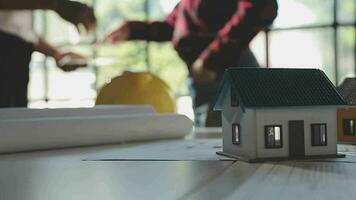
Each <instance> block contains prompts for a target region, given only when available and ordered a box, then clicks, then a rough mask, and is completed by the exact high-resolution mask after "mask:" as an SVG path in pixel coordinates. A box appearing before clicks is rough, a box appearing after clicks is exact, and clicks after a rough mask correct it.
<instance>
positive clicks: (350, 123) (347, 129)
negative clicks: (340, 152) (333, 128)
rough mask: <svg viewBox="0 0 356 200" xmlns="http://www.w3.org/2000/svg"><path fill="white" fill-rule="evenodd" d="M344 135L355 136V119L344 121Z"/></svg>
mask: <svg viewBox="0 0 356 200" xmlns="http://www.w3.org/2000/svg"><path fill="white" fill-rule="evenodd" d="M343 128H344V135H347V136H355V135H356V131H355V120H354V119H344V120H343Z"/></svg>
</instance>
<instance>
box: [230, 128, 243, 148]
mask: <svg viewBox="0 0 356 200" xmlns="http://www.w3.org/2000/svg"><path fill="white" fill-rule="evenodd" d="M235 127H237V130H238V132H237V133H238V135H237V139H238V141H236V131H235V130H236V128H235ZM231 136H232V144H234V145H240V144H241V126H240V124H239V123H233V124H232V125H231Z"/></svg>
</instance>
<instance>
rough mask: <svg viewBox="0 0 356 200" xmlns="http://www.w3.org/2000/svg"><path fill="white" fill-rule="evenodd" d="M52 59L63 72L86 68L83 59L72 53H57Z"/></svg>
mask: <svg viewBox="0 0 356 200" xmlns="http://www.w3.org/2000/svg"><path fill="white" fill-rule="evenodd" d="M54 59H55V60H56V63H57V66H58V67H59V68H60V69H62V70H63V71H65V72H70V71H74V70H76V69H78V68H81V67H86V66H87V62H86V59H85V57H83V56H81V55H79V54H76V53H73V52H66V53H58V54H57V55H55V56H54Z"/></svg>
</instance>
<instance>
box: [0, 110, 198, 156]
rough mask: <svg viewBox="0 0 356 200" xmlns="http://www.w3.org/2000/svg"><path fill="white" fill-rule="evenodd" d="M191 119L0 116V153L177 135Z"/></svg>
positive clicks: (186, 128) (168, 116)
mask: <svg viewBox="0 0 356 200" xmlns="http://www.w3.org/2000/svg"><path fill="white" fill-rule="evenodd" d="M192 126H193V123H192V121H191V120H190V119H188V118H187V117H186V116H183V115H176V114H156V113H144V114H129V115H103V116H86V117H83V116H81V117H51V118H34V119H16V120H0V138H1V140H0V153H9V152H21V151H33V150H40V149H55V148H63V147H77V146H87V145H97V144H111V143H121V142H128V141H142V140H154V139H168V138H179V137H184V136H185V135H187V134H189V133H190V131H191V129H192Z"/></svg>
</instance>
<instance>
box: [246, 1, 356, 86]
mask: <svg viewBox="0 0 356 200" xmlns="http://www.w3.org/2000/svg"><path fill="white" fill-rule="evenodd" d="M278 4H279V13H278V17H277V19H276V20H275V22H274V25H273V26H272V27H270V29H268V30H266V31H265V32H263V33H260V34H259V35H258V36H257V38H255V39H254V40H253V42H252V45H251V47H252V49H253V51H254V52H255V54H256V57H257V58H258V61H259V62H260V63H261V65H262V66H264V67H279V68H291V67H297V68H320V69H322V70H323V71H324V72H325V73H326V74H327V75H328V77H329V78H330V80H332V82H333V83H334V84H336V85H338V84H340V83H341V82H342V81H343V80H344V79H345V78H346V77H354V76H355V69H356V66H355V62H356V61H355V59H356V56H355V55H356V47H355V42H356V38H355V34H356V33H355V24H356V17H355V16H356V14H355V13H356V0H312V1H310V0H279V1H278Z"/></svg>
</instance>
